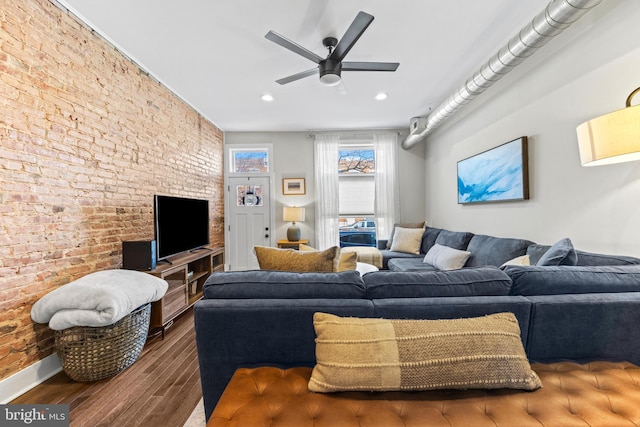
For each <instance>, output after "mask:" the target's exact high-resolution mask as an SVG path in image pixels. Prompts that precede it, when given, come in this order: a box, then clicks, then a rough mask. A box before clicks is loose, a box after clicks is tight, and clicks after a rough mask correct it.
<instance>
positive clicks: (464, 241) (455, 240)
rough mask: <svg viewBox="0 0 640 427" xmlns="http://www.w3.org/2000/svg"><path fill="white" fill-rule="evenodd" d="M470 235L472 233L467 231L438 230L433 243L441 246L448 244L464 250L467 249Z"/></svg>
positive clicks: (471, 235)
mask: <svg viewBox="0 0 640 427" xmlns="http://www.w3.org/2000/svg"><path fill="white" fill-rule="evenodd" d="M472 237H473V233H469V232H466V231H449V230H440V233H438V237H437V238H436V241H435V243H437V244H439V245H443V246H449V247H450V248H453V249H459V250H461V251H465V250H467V246H468V245H469V241H470V240H471V238H472ZM427 252H428V251H427Z"/></svg>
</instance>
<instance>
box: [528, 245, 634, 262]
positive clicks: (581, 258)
mask: <svg viewBox="0 0 640 427" xmlns="http://www.w3.org/2000/svg"><path fill="white" fill-rule="evenodd" d="M550 247H551V246H549V245H537V244H533V245H531V246H529V247H528V248H527V255H529V258H530V259H531V264H532V265H535V264H536V263H537V262H538V260H539V259H540V257H541V256H542V255H544V253H545V252H547V251H548V250H549V248H550ZM576 255H577V256H578V263H577V264H576V265H635V264H640V258H635V257H631V256H624V255H608V254H599V253H594V252H585V251H580V250H576Z"/></svg>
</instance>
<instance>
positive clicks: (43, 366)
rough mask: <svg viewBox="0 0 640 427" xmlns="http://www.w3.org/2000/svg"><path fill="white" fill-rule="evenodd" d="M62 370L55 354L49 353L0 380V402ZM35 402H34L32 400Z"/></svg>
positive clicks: (7, 401) (14, 396)
mask: <svg viewBox="0 0 640 427" xmlns="http://www.w3.org/2000/svg"><path fill="white" fill-rule="evenodd" d="M61 370H62V363H61V362H60V358H59V357H58V355H57V354H55V353H54V354H51V355H49V356H47V357H45V358H44V359H42V360H39V361H37V362H36V363H34V364H33V365H31V366H29V367H27V368H24V369H23V370H21V371H19V372H16V373H15V374H13V375H11V376H10V377H8V378H5V379H4V380H2V381H0V403H2V404H6V403H9V402H11V401H12V400H13V399H15V398H16V397H18V396H20V395H22V394H24V393H26V392H27V391H29V390H31V389H32V388H33V387H35V386H37V385H38V384H40V383H42V382H44V381H46V380H48V379H49V378H51V377H52V376H54V375H55V374H57V373H58V372H60V371H61ZM34 403H36V402H34Z"/></svg>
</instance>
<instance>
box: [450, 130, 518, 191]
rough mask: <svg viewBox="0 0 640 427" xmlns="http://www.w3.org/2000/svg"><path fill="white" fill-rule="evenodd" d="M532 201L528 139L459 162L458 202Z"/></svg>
mask: <svg viewBox="0 0 640 427" xmlns="http://www.w3.org/2000/svg"><path fill="white" fill-rule="evenodd" d="M527 199H529V167H528V156H527V137H526V136H522V137H520V138H518V139H514V140H513V141H510V142H507V143H505V144H502V145H499V146H497V147H495V148H492V149H490V150H487V151H485V152H483V153H480V154H476V155H475V156H471V157H468V158H466V159H464V160H460V161H459V162H458V203H459V204H467V203H486V202H502V201H509V200H527Z"/></svg>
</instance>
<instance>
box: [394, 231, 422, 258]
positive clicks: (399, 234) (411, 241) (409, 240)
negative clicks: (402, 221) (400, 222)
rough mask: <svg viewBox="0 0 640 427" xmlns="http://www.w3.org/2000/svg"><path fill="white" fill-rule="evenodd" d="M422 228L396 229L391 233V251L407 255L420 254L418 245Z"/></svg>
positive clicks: (420, 240)
mask: <svg viewBox="0 0 640 427" xmlns="http://www.w3.org/2000/svg"><path fill="white" fill-rule="evenodd" d="M423 234H424V228H402V227H396V228H395V231H394V233H393V243H391V250H392V251H394V252H406V253H408V254H415V255H419V254H420V244H421V243H422V235H423Z"/></svg>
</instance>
